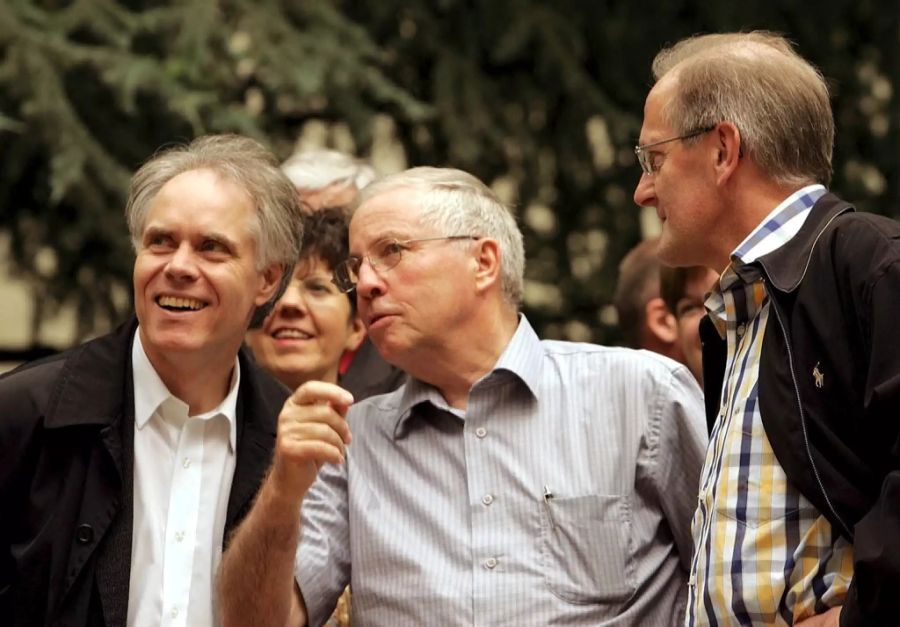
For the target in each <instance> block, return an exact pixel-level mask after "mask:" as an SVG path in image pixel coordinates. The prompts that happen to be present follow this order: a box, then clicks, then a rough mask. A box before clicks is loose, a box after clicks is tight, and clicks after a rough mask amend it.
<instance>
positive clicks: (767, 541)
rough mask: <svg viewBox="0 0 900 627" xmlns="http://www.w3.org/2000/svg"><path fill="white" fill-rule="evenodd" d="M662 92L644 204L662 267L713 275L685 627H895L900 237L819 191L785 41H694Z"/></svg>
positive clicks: (681, 49) (811, 131)
mask: <svg viewBox="0 0 900 627" xmlns="http://www.w3.org/2000/svg"><path fill="white" fill-rule="evenodd" d="M653 75H654V78H655V79H656V83H655V85H654V86H653V88H652V89H651V90H650V93H649V95H648V96H647V101H646V104H645V107H644V123H643V127H642V129H641V136H640V145H639V146H637V147H636V148H635V151H636V153H637V156H638V159H639V161H640V165H641V167H642V169H643V174H642V176H641V179H640V182H639V183H638V185H637V189H636V190H635V193H634V198H635V201H636V202H637V203H638V204H640V205H643V206H651V207H655V208H656V211H657V213H658V214H659V217H660V218H661V219H662V222H663V226H662V236H661V238H660V245H659V256H660V258H661V259H662V260H663V262H666V263H668V264H670V265H676V266H692V265H700V266H706V267H709V268H712V269H714V270H717V271H719V272H721V278H720V280H719V282H718V283H717V284H716V285H715V286H714V289H713V292H712V294H711V295H710V297H709V298H708V299H707V301H706V308H707V310H708V316H707V317H706V319H704V321H703V323H702V328H701V335H702V336H703V338H704V342H703V347H704V349H703V381H704V388H705V390H706V405H707V412H708V417H709V419H710V420H713V421H715V424H714V427H713V431H712V434H711V436H710V440H711V441H710V446H709V449H708V452H707V458H706V463H705V466H704V470H703V475H702V483H701V486H700V495H699V499H698V506H697V510H696V513H695V516H694V522H693V534H694V543H695V554H694V558H693V561H692V566H691V577H690V586H689V588H688V590H689V595H688V611H687V624H688V625H691V626H693V625H721V624H741V625H751V624H752V625H790V624H802V625H804V626H813V625H838V624H840V625H844V626H847V625H896V624H898V620H900V619H898V617H900V595H898V594H897V590H898V588H900V508H898V505H897V504H898V503H900V447H898V442H900V422H898V419H897V418H898V416H900V350H898V348H897V347H898V346H900V325H898V324H897V316H898V313H900V225H898V224H897V223H896V222H894V221H892V220H889V219H887V218H884V217H880V216H874V215H870V214H865V213H859V212H856V211H854V208H853V207H852V206H851V205H849V204H847V203H846V202H844V201H843V200H841V199H840V198H838V197H837V196H835V195H833V194H831V193H829V192H828V191H827V190H826V188H825V186H826V185H828V183H829V180H830V178H831V169H832V166H831V155H832V145H833V142H834V123H833V119H832V114H831V106H830V103H829V95H828V88H827V85H826V83H825V80H824V79H823V77H822V75H821V74H820V73H819V72H818V70H816V69H815V68H814V67H813V66H812V65H811V64H810V63H808V62H807V61H805V60H804V59H803V58H802V57H800V56H799V55H798V54H797V53H796V52H795V51H794V49H793V47H792V46H791V44H790V43H789V42H788V41H786V40H785V39H784V38H782V37H780V36H777V35H774V34H771V33H766V32H754V33H740V34H718V35H706V36H698V37H693V38H690V39H687V40H684V41H682V42H679V43H677V44H676V45H674V46H673V47H671V48H668V49H666V50H663V51H662V52H660V53H659V55H657V57H656V59H655V60H654V63H653ZM829 608H831V609H829Z"/></svg>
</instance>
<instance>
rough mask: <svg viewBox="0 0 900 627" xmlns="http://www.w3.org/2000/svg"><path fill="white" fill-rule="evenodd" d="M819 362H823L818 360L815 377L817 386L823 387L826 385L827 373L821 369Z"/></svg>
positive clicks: (814, 371) (814, 370) (814, 372)
mask: <svg viewBox="0 0 900 627" xmlns="http://www.w3.org/2000/svg"><path fill="white" fill-rule="evenodd" d="M819 363H821V362H818V361H817V362H816V367H815V368H813V379H815V381H816V387H817V388H822V387H825V373H823V372H822V371H821V370H819Z"/></svg>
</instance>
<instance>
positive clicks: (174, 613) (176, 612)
mask: <svg viewBox="0 0 900 627" xmlns="http://www.w3.org/2000/svg"><path fill="white" fill-rule="evenodd" d="M172 618H178V608H177V607H173V608H172Z"/></svg>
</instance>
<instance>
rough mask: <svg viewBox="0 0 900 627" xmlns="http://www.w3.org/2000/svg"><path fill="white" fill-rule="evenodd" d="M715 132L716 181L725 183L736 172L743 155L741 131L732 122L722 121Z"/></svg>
mask: <svg viewBox="0 0 900 627" xmlns="http://www.w3.org/2000/svg"><path fill="white" fill-rule="evenodd" d="M713 133H714V134H715V140H716V166H715V167H716V182H717V183H719V184H723V183H725V182H726V181H727V180H728V179H729V178H730V177H731V176H732V174H734V171H735V170H736V169H737V167H738V165H740V160H741V158H742V157H743V154H744V153H743V148H742V145H741V139H742V138H741V131H740V130H739V129H738V127H737V126H735V125H734V124H733V123H731V122H721V123H719V124H718V125H717V126H716V128H715V129H713Z"/></svg>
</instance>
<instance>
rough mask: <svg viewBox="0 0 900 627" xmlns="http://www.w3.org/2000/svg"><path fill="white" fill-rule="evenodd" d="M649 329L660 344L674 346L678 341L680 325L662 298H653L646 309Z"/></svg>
mask: <svg viewBox="0 0 900 627" xmlns="http://www.w3.org/2000/svg"><path fill="white" fill-rule="evenodd" d="M644 314H645V316H646V320H647V328H648V329H650V332H651V333H652V334H653V335H654V337H656V338H657V339H658V340H659V341H660V342H662V343H664V344H674V343H675V341H676V340H677V339H678V323H677V322H676V320H675V315H674V314H673V313H672V312H671V311H669V308H668V307H666V303H665V301H664V300H663V299H662V298H659V297H656V298H651V299H650V300H649V301H647V304H646V305H645V307H644Z"/></svg>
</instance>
